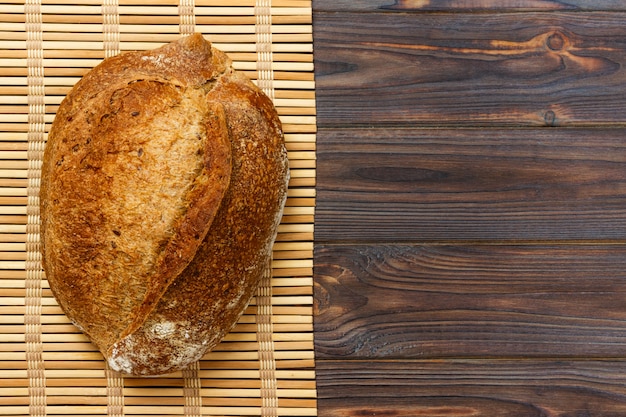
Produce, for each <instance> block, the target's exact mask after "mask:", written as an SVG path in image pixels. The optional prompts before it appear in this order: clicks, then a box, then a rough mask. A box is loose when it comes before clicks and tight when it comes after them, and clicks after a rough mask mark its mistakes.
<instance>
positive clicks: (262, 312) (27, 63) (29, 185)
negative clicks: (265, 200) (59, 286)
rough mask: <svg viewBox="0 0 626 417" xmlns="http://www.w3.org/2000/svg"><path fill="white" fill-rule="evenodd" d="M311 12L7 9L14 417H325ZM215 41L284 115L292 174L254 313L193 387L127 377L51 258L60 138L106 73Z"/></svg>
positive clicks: (5, 168) (4, 249)
mask: <svg viewBox="0 0 626 417" xmlns="http://www.w3.org/2000/svg"><path fill="white" fill-rule="evenodd" d="M310 3H311V2H310V1H303V0H274V1H270V0H195V1H194V0H180V2H177V1H176V0H151V1H144V0H102V1H100V0H25V2H24V0H22V1H17V0H8V1H7V0H5V1H3V2H2V3H1V4H0V249H1V250H0V416H7V415H10V416H45V415H50V416H53V415H66V416H96V415H108V416H123V415H128V416H131V415H132V416H153V415H159V416H170V415H172V416H173V415H186V416H201V415H206V416H233V415H235V416H247V415H255V416H256V415H259V416H314V415H316V413H317V411H316V409H317V408H316V391H315V368H314V355H313V320H312V287H313V278H312V268H313V265H312V258H313V224H314V221H313V220H314V207H315V133H316V130H315V85H314V80H313V48H312V33H311V32H312V29H311V28H312V22H311V4H310ZM194 31H196V32H201V33H203V34H204V36H205V37H206V38H207V39H208V40H210V41H212V42H213V43H214V45H215V46H216V47H218V48H220V49H222V50H223V51H225V52H227V53H228V55H229V56H230V57H231V58H232V60H233V61H234V65H235V68H237V69H239V70H241V71H244V72H245V73H246V74H247V75H248V76H249V77H250V78H251V79H253V81H254V82H256V83H257V84H258V85H259V86H260V87H261V88H263V89H264V91H265V92H266V93H267V94H268V95H269V96H270V97H271V98H272V99H273V100H274V102H275V104H276V107H277V108H278V111H279V113H280V115H281V119H282V121H283V128H284V131H285V136H286V141H287V148H288V152H289V159H290V166H291V182H290V185H289V194H288V200H287V207H286V209H285V214H284V217H283V221H282V223H281V226H280V228H279V234H278V238H277V241H276V244H275V247H274V253H273V261H272V266H271V268H268V271H267V273H266V276H265V278H264V281H263V283H262V286H261V288H260V289H259V293H258V295H257V296H256V297H255V300H254V301H253V302H252V303H251V305H250V307H249V308H248V309H247V310H246V313H245V314H244V316H243V317H242V318H241V320H240V322H239V323H238V325H237V326H236V327H235V329H234V330H233V331H232V332H231V333H230V334H229V335H228V336H227V337H226V340H225V341H224V342H222V343H221V344H220V345H219V346H218V347H217V348H216V349H215V350H214V351H213V352H211V353H209V354H207V355H206V356H205V357H204V358H203V359H202V360H201V361H199V362H198V363H197V364H195V365H194V366H192V367H191V368H190V369H188V370H185V371H183V372H179V373H175V374H170V375H166V376H162V377H155V378H130V377H123V376H121V375H119V374H117V373H115V372H113V371H111V370H109V369H107V367H106V365H105V362H104V361H103V360H102V357H101V355H100V353H99V352H98V351H97V350H96V349H95V348H94V346H93V345H91V344H90V343H89V342H88V340H87V339H86V337H85V336H84V335H82V334H81V333H80V332H79V331H78V330H77V329H76V328H75V327H74V326H73V325H72V324H70V322H69V321H68V319H67V318H66V317H65V315H64V314H63V313H62V311H61V310H60V308H59V307H58V306H57V304H56V302H55V300H54V298H53V297H52V294H51V293H50V290H49V287H48V284H47V282H46V280H45V275H44V273H43V271H42V270H41V265H40V261H41V259H40V255H39V245H40V243H39V209H38V204H39V198H38V193H39V183H40V181H39V179H40V167H41V157H42V153H43V149H44V147H45V141H46V135H47V132H48V130H49V127H50V124H51V123H52V120H53V118H54V115H55V112H56V109H57V108H58V105H59V103H60V102H61V100H62V98H63V97H64V96H65V94H66V93H67V92H68V91H69V89H70V88H71V86H73V85H74V84H75V83H76V81H78V79H79V78H80V77H81V76H82V75H83V74H84V73H85V72H87V71H88V70H89V69H90V68H92V67H93V66H95V65H96V64H98V63H99V62H100V61H101V60H102V59H103V58H105V57H108V56H111V55H115V54H117V53H118V52H123V51H127V50H144V49H153V48H156V47H158V46H160V45H162V44H164V43H167V42H170V41H172V40H174V39H177V38H178V37H179V36H180V35H181V34H189V33H192V32H194Z"/></svg>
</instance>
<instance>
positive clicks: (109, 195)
mask: <svg viewBox="0 0 626 417" xmlns="http://www.w3.org/2000/svg"><path fill="white" fill-rule="evenodd" d="M288 176H289V170H288V161H287V152H286V150H285V145H284V138H283V134H282V127H281V124H280V121H279V118H278V115H277V112H276V110H275V108H274V106H273V104H272V102H271V100H270V99H269V98H268V97H267V96H266V95H264V94H263V92H262V91H261V90H260V89H259V88H257V87H256V86H255V85H254V84H253V83H252V82H251V81H250V80H249V79H248V78H246V76H245V75H244V74H242V73H240V72H238V71H236V70H234V69H233V67H232V64H231V61H230V60H229V59H228V58H227V56H226V55H225V54H224V53H223V52H221V51H219V50H217V49H215V48H214V47H212V45H211V44H210V43H209V42H208V41H206V40H205V39H204V38H203V37H202V36H201V35H199V34H195V35H192V36H188V37H183V38H181V39H180V40H178V41H176V42H172V43H170V44H168V45H165V46H163V47H161V48H158V49H155V50H152V51H146V52H129V53H123V54H120V55H118V56H116V57H112V58H109V59H106V60H104V61H103V62H102V63H101V64H100V65H98V66H97V67H95V68H94V69H93V70H91V71H90V72H89V73H87V74H86V75H85V76H84V77H83V78H82V79H81V80H80V81H79V82H78V83H77V84H76V85H75V87H74V88H73V89H72V90H71V92H70V93H69V94H68V95H67V97H66V98H65V99H64V100H63V102H62V103H61V105H60V107H59V109H58V112H57V115H56V118H55V120H54V123H53V125H52V128H51V130H50V134H49V137H48V142H47V145H46V149H45V153H44V160H43V167H42V179H41V194H40V197H41V236H42V248H43V249H42V251H43V266H44V270H45V272H46V277H47V279H48V281H49V283H50V288H51V290H52V292H53V294H54V296H55V297H56V299H57V301H58V303H59V305H60V306H61V308H62V309H63V310H64V312H65V313H66V315H67V316H68V317H69V318H70V319H71V320H72V322H73V323H75V324H76V325H77V326H78V328H80V329H81V330H82V331H83V332H84V333H85V334H86V335H87V336H88V337H89V338H90V340H91V341H92V342H93V343H94V344H95V345H97V347H98V348H99V350H100V351H101V352H102V354H103V355H104V357H105V358H106V360H107V361H108V362H109V365H110V366H111V368H113V369H115V370H119V371H121V372H124V373H127V374H133V375H159V374H164V373H169V372H172V371H176V370H179V369H183V368H185V367H186V366H188V365H189V364H190V363H192V362H194V361H197V360H198V359H199V358H201V357H202V356H203V355H204V354H205V353H206V352H207V351H209V350H210V349H211V348H213V347H214V346H215V345H216V344H217V343H219V341H220V340H221V339H223V337H224V336H225V334H226V333H227V332H229V331H230V330H231V329H232V327H233V326H234V325H235V324H236V322H237V320H238V318H239V317H240V316H241V314H242V313H243V311H244V310H245V308H246V306H247V305H248V303H249V302H250V300H251V298H252V297H253V295H254V294H255V291H256V289H257V287H258V283H259V281H260V279H261V277H262V275H263V272H264V270H265V268H266V267H267V265H268V262H269V259H270V257H271V256H270V255H271V250H272V244H273V242H274V240H275V238H276V234H277V228H278V224H279V222H280V219H281V215H282V211H283V207H284V204H285V200H286V195H287V182H288Z"/></svg>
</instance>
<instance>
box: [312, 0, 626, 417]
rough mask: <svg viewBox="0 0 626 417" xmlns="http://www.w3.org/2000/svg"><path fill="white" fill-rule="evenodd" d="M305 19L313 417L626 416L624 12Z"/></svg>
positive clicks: (318, 7)
mask: <svg viewBox="0 0 626 417" xmlns="http://www.w3.org/2000/svg"><path fill="white" fill-rule="evenodd" d="M313 6H314V42H315V43H314V48H315V66H316V83H317V84H316V86H317V90H316V94H317V112H318V119H317V120H318V129H319V131H318V139H317V140H318V153H317V157H318V165H317V176H318V178H317V208H316V229H315V233H316V234H315V236H316V244H315V301H316V307H315V308H316V309H315V345H316V363H317V380H318V396H319V403H318V406H319V415H320V416H374V415H377V416H381V415H382V416H415V415H419V416H490V417H491V416H499V417H501V416H515V417H518V416H563V417H565V416H623V415H626V361H625V360H624V359H626V294H625V291H626V130H625V129H624V126H625V123H626V69H625V67H626V3H625V2H623V1H619V0H597V1H593V2H591V1H585V0H570V1H534V0H517V1H496V0H482V1H480V0H463V1H452V0H450V1H448V0H441V1H432V2H430V1H418V0H396V1H395V2H394V1H393V0H363V1H352V0H314V2H313Z"/></svg>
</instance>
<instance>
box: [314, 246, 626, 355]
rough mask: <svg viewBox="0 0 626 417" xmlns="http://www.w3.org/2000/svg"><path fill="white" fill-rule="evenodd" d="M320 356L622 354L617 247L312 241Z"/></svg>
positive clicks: (621, 260)
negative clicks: (346, 243) (313, 242)
mask: <svg viewBox="0 0 626 417" xmlns="http://www.w3.org/2000/svg"><path fill="white" fill-rule="evenodd" d="M315 257H316V272H315V277H316V278H315V315H316V318H315V345H316V356H317V357H318V358H320V359H348V358H349V359H407V358H442V357H459V358H481V357H482V358H493V357H500V358H503V357H507V358H511V357H520V358H521V357H559V358H563V357H585V358H591V357H615V356H623V355H624V354H626V309H624V299H626V246H624V245H616V246H586V245H581V246H534V245H533V246H504V245H493V246H417V245H411V246H409V245H358V246H357V245H354V246H339V245H330V246H323V245H320V246H318V247H317V249H316V254H315Z"/></svg>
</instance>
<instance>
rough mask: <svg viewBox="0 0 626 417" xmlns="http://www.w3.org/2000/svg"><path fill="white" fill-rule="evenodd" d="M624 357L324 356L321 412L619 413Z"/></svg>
mask: <svg viewBox="0 0 626 417" xmlns="http://www.w3.org/2000/svg"><path fill="white" fill-rule="evenodd" d="M624 375H626V365H625V363H624V362H623V361H580V362H575V361H488V360H484V361H460V360H455V361H436V362H430V361H401V362H355V361H348V362H341V361H318V363H317V386H318V399H319V410H318V415H319V416H320V417H357V416H358V417H364V416H389V417H391V416H397V417H399V416H428V417H444V416H446V417H453V416H454V417H470V416H471V417H494V416H497V417H548V416H549V417H591V416H594V417H621V416H624V415H626V388H625V386H626V378H625V376H624Z"/></svg>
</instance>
